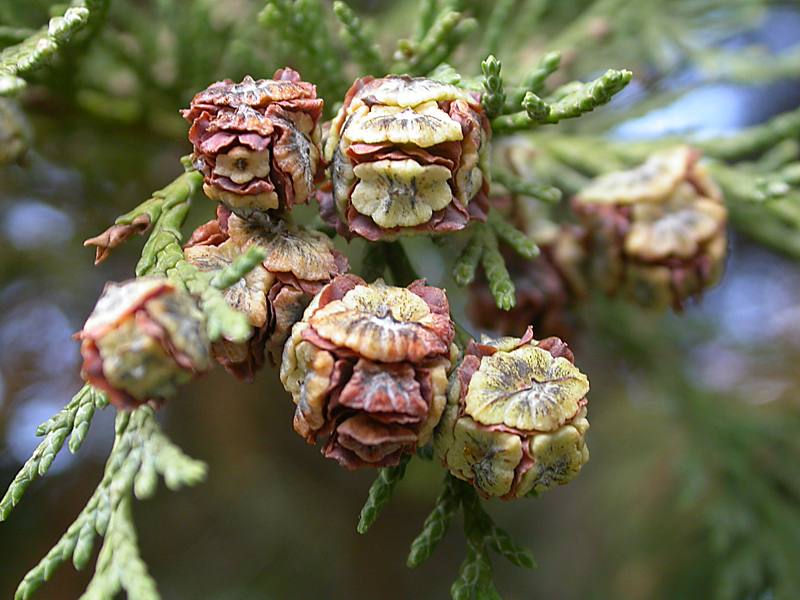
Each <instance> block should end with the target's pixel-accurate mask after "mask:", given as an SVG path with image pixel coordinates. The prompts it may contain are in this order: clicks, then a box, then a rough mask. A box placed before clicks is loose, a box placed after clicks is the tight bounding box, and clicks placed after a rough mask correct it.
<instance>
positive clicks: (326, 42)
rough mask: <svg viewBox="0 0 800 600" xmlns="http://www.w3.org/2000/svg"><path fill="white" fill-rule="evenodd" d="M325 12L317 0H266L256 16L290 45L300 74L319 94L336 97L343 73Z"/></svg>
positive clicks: (340, 90) (324, 8) (342, 82)
mask: <svg viewBox="0 0 800 600" xmlns="http://www.w3.org/2000/svg"><path fill="white" fill-rule="evenodd" d="M327 14H328V13H327V8H326V6H324V5H323V3H322V2H321V0H267V4H266V6H265V7H264V9H263V10H262V11H261V12H260V13H259V16H258V18H259V22H260V23H261V24H262V25H263V26H264V27H266V28H267V29H269V31H270V34H271V35H276V36H278V37H279V38H280V39H281V40H282V41H283V42H284V43H285V44H286V45H287V46H288V47H289V48H290V49H291V53H292V54H293V55H294V56H296V60H297V65H298V66H299V67H300V68H301V71H302V73H303V75H304V77H306V79H308V80H309V81H314V82H315V83H316V84H317V85H318V86H319V87H320V89H321V90H322V96H323V97H328V96H330V97H336V96H339V95H341V94H342V93H344V89H342V87H343V84H345V77H344V72H343V69H342V61H341V60H339V52H338V49H337V48H336V47H335V46H334V44H333V40H332V39H331V35H330V31H329V29H328V27H327V21H326V17H327Z"/></svg>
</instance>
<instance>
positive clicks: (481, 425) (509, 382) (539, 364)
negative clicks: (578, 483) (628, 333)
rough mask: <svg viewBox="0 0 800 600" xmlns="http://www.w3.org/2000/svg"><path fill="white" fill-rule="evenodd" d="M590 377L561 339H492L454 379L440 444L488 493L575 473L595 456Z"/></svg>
mask: <svg viewBox="0 0 800 600" xmlns="http://www.w3.org/2000/svg"><path fill="white" fill-rule="evenodd" d="M588 391H589V381H588V380H587V379H586V376H585V375H584V374H583V373H581V372H580V371H579V370H578V368H577V367H575V365H574V364H573V356H572V352H571V351H570V350H569V348H568V347H567V345H566V344H564V343H563V342H562V341H561V340H559V339H558V338H547V339H545V340H542V341H537V340H535V339H533V334H532V331H531V329H530V328H528V331H527V333H526V334H525V336H523V337H522V338H499V339H496V340H490V339H484V340H483V341H482V342H481V343H475V342H473V343H472V344H470V346H469V347H468V348H467V351H466V353H465V355H464V358H463V359H462V361H461V364H460V365H459V366H458V368H457V369H456V371H455V373H454V375H453V377H451V384H450V389H449V391H448V397H447V408H446V409H445V412H444V415H443V416H442V420H441V423H440V424H439V426H438V428H437V429H436V438H435V442H434V444H435V450H436V454H437V456H438V457H439V459H440V460H441V461H442V463H443V464H444V465H445V466H446V467H447V469H449V470H450V472H451V473H452V474H453V475H454V476H456V477H458V478H459V479H463V480H464V481H468V482H470V483H471V484H472V485H474V486H475V488H476V489H477V490H478V491H479V492H480V493H481V494H483V495H484V496H498V497H501V498H504V499H511V498H518V497H520V496H524V495H526V494H528V493H530V492H536V493H539V492H542V491H544V490H546V489H548V488H550V487H552V486H553V485H555V484H564V483H567V482H569V481H570V480H571V479H572V478H574V477H575V476H576V475H577V474H578V473H579V472H580V469H581V467H582V466H583V465H584V464H585V463H586V461H587V460H588V459H589V451H588V449H587V447H586V441H585V436H586V431H587V430H588V428H589V422H588V421H587V420H586V404H587V398H586V394H587V393H588Z"/></svg>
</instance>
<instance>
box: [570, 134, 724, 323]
mask: <svg viewBox="0 0 800 600" xmlns="http://www.w3.org/2000/svg"><path fill="white" fill-rule="evenodd" d="M698 159H699V153H698V152H697V151H695V150H693V149H691V148H689V147H687V146H679V147H676V148H673V149H671V150H667V151H664V152H660V153H657V154H655V155H653V156H652V157H651V158H650V159H649V160H648V161H647V162H645V163H644V164H643V165H641V166H640V167H637V168H636V169H632V170H630V171H623V172H618V173H610V174H608V175H604V176H601V177H599V178H597V179H595V180H594V181H593V182H592V183H590V184H589V186H588V187H587V188H586V189H584V190H583V191H582V192H581V193H580V194H579V195H578V196H577V197H576V198H574V199H573V202H572V207H573V210H574V212H575V213H576V214H577V215H578V217H579V218H580V220H581V222H582V224H583V226H584V227H585V229H586V240H585V244H586V252H587V257H588V265H587V268H588V276H589V278H590V280H591V281H592V282H593V283H594V284H595V285H598V286H600V287H601V288H602V289H604V290H605V291H606V292H607V293H610V294H614V293H617V292H619V291H622V292H623V293H624V294H625V296H626V297H628V298H629V299H630V300H632V301H633V302H636V303H637V304H640V305H642V306H645V307H651V308H657V309H662V308H666V307H669V306H672V307H673V308H674V309H676V310H680V309H681V308H682V307H683V305H684V303H685V302H686V300H687V299H689V298H691V297H696V296H700V295H701V294H702V293H703V292H704V291H705V290H707V289H708V288H709V287H711V286H712V285H713V284H714V283H716V281H717V280H718V279H719V277H720V275H721V273H722V269H723V264H724V261H725V254H726V245H727V244H726V234H725V224H726V220H727V211H726V209H725V205H724V204H723V202H722V197H721V193H720V192H719V189H718V188H717V187H716V185H714V183H713V182H712V181H711V179H710V178H709V176H708V174H707V173H706V171H705V170H704V168H703V167H702V166H701V165H700V164H698Z"/></svg>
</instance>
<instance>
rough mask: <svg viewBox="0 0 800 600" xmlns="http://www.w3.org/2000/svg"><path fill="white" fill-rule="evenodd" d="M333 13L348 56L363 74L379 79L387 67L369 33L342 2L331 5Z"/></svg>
mask: <svg viewBox="0 0 800 600" xmlns="http://www.w3.org/2000/svg"><path fill="white" fill-rule="evenodd" d="M333 13H334V14H335V15H336V17H337V18H338V19H339V22H340V23H341V24H342V29H341V32H340V35H341V37H342V41H344V43H345V45H346V46H347V48H348V49H349V50H350V54H351V55H352V56H353V58H354V59H355V61H356V62H357V63H358V64H359V65H360V66H361V68H362V70H363V71H364V74H369V75H375V76H376V77H381V76H383V75H385V74H386V71H387V67H386V64H385V63H384V61H383V58H382V57H381V54H380V50H379V48H378V46H377V44H375V40H374V39H373V37H372V35H371V33H370V32H369V31H367V30H366V29H365V27H364V24H363V23H362V21H361V19H359V18H358V17H357V16H356V14H355V13H354V12H353V10H352V9H351V8H350V7H349V6H348V5H347V4H345V3H344V2H334V3H333Z"/></svg>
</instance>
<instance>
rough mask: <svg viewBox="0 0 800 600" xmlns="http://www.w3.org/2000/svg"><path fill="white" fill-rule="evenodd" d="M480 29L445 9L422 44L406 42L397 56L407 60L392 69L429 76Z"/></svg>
mask: <svg viewBox="0 0 800 600" xmlns="http://www.w3.org/2000/svg"><path fill="white" fill-rule="evenodd" d="M476 27H477V23H476V22H475V20H474V19H469V18H467V19H465V18H463V15H462V14H461V13H460V12H458V11H454V10H451V9H449V8H445V9H444V10H442V11H441V12H440V13H439V15H438V16H437V17H436V19H435V21H434V22H433V25H431V27H430V29H429V30H428V31H427V33H426V34H425V37H423V38H422V39H421V40H420V41H419V42H415V41H413V40H404V41H403V43H401V44H399V46H398V53H399V54H400V55H401V56H405V57H406V60H404V61H401V62H399V63H398V64H396V65H395V66H394V68H393V71H395V72H398V73H409V74H411V75H426V74H428V73H430V72H431V71H433V70H434V69H435V68H436V67H437V66H439V64H441V63H443V62H447V60H448V58H449V57H450V55H451V54H452V53H453V52H454V51H455V49H456V48H457V47H458V45H459V44H460V43H461V42H462V41H463V40H464V38H465V37H467V36H468V35H469V34H470V33H472V32H473V31H474V30H475V28H476Z"/></svg>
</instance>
